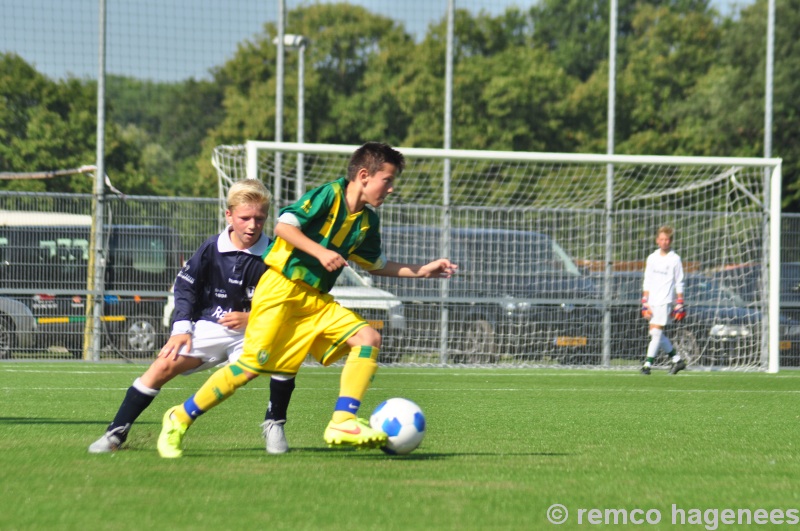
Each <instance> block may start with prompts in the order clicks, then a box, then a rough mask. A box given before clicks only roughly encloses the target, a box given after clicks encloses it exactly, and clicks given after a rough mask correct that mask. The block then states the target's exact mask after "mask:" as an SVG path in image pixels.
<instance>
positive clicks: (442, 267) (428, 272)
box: [370, 258, 458, 278]
mask: <svg viewBox="0 0 800 531" xmlns="http://www.w3.org/2000/svg"><path fill="white" fill-rule="evenodd" d="M457 270H458V265H457V264H454V263H453V262H451V261H450V260H448V259H447V258H439V259H438V260H434V261H433V262H429V263H427V264H424V265H421V264H402V263H400V262H391V261H389V262H386V265H385V266H384V267H383V269H376V270H374V271H370V273H372V274H373V275H377V276H381V277H403V278H450V277H451V276H453V274H454V273H455V272H456V271H457Z"/></svg>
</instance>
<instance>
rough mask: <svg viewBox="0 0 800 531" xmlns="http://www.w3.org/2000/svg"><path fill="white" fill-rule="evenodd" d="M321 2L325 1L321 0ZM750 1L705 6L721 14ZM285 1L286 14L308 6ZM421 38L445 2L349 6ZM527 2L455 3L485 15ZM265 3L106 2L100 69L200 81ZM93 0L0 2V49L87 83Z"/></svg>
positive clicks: (254, 23)
mask: <svg viewBox="0 0 800 531" xmlns="http://www.w3.org/2000/svg"><path fill="white" fill-rule="evenodd" d="M322 1H325V0H322ZM752 2H753V0H712V4H713V5H715V6H716V7H717V8H718V9H719V10H720V11H721V12H722V13H724V14H727V13H730V12H732V11H733V10H735V9H736V6H743V5H749V4H751V3H752ZM308 3H310V2H307V1H306V2H303V1H299V0H286V9H287V11H288V10H290V9H292V8H293V7H295V6H298V5H303V4H308ZM350 3H352V4H358V5H363V6H364V7H366V8H367V9H369V10H370V11H372V12H374V13H378V14H381V15H384V16H387V17H391V18H395V19H398V20H400V21H402V22H403V23H404V24H405V26H406V29H407V30H408V31H409V32H411V33H413V34H422V33H424V32H425V29H426V28H427V26H428V25H429V24H430V23H432V22H438V21H439V20H441V19H442V18H443V16H444V14H445V11H446V6H447V0H438V1H436V0H395V1H394V2H387V1H385V0H351V2H350ZM533 3H535V0H517V1H514V0H456V6H457V7H459V8H465V9H469V10H470V11H473V12H477V11H480V10H484V11H487V12H489V13H491V14H497V13H500V12H502V11H503V10H504V9H505V8H506V7H507V6H511V5H517V6H521V7H526V6H529V5H532V4H533ZM277 5H278V3H277V1H269V0H107V7H106V12H107V29H108V36H107V42H106V45H107V47H106V48H107V56H106V67H107V71H108V72H110V73H112V74H122V75H130V76H134V77H137V78H140V79H152V80H159V81H175V80H181V79H187V78H190V77H194V78H197V79H200V78H208V77H209V76H208V71H209V69H210V68H212V67H214V66H216V65H221V64H223V63H224V62H225V61H227V60H228V59H229V58H231V57H232V56H233V55H234V53H235V52H236V48H237V46H238V45H239V44H241V43H242V42H244V41H246V40H247V39H249V38H251V37H252V36H253V35H255V34H257V33H259V32H260V31H261V28H262V26H263V24H264V22H266V21H272V20H275V19H276V18H277ZM98 6H99V0H0V8H1V9H2V13H3V16H2V17H0V51H2V52H14V53H17V54H18V55H20V56H22V57H23V58H24V59H25V60H26V61H28V62H29V63H31V64H33V65H34V67H36V68H37V70H39V71H40V72H43V73H45V74H47V75H48V76H50V77H58V78H61V77H65V76H67V75H72V76H75V77H81V78H95V77H96V76H97V70H98V66H97V65H98V52H97V48H98V45H97V42H98V38H97V34H98Z"/></svg>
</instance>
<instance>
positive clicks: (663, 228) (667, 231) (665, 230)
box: [656, 225, 675, 241]
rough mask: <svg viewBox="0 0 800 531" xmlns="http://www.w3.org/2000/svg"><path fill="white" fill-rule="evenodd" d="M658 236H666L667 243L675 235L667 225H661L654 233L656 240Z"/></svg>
mask: <svg viewBox="0 0 800 531" xmlns="http://www.w3.org/2000/svg"><path fill="white" fill-rule="evenodd" d="M659 234H666V235H667V238H669V241H672V237H673V235H674V234H675V230H674V229H673V228H672V227H670V226H669V225H661V226H660V227H659V228H658V230H657V231H656V238H658V235H659Z"/></svg>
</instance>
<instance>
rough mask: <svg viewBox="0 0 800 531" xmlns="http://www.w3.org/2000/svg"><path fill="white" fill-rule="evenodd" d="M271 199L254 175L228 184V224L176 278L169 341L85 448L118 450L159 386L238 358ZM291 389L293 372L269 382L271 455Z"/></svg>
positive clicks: (260, 267) (280, 447)
mask: <svg viewBox="0 0 800 531" xmlns="http://www.w3.org/2000/svg"><path fill="white" fill-rule="evenodd" d="M269 200H270V194H269V192H268V191H267V189H266V188H265V187H264V185H263V184H262V183H261V182H260V181H258V180H254V179H249V180H243V181H239V182H237V183H234V185H233V186H232V187H231V189H230V191H229V193H228V197H227V210H226V212H225V218H226V221H227V222H228V226H227V227H226V228H225V229H224V230H223V231H222V232H221V233H220V234H219V235H214V236H211V237H210V238H208V239H207V240H206V241H205V242H204V243H203V244H202V245H201V246H200V248H199V249H198V250H197V251H196V252H195V253H194V255H192V257H191V258H190V259H189V261H188V262H187V263H186V265H185V266H184V267H183V269H181V271H180V272H179V273H178V276H177V278H176V279H175V288H174V291H175V309H174V312H173V324H172V333H171V336H170V338H169V340H168V341H167V343H166V344H165V345H164V347H163V348H162V349H161V351H160V352H159V354H158V358H156V360H155V361H154V362H153V363H152V365H150V367H149V368H148V369H147V371H145V373H144V374H142V376H141V377H139V378H137V379H136V380H135V381H134V382H133V385H132V386H131V387H130V388H129V389H128V391H127V393H126V395H125V398H124V399H123V401H122V404H121V405H120V407H119V410H118V411H117V414H116V416H115V417H114V420H113V421H112V422H111V424H109V426H108V428H107V429H106V433H105V434H104V435H103V436H102V437H100V439H98V440H97V441H95V442H94V443H93V444H92V445H91V446H89V452H90V453H107V452H112V451H114V450H117V449H118V448H119V447H120V445H121V444H122V443H124V442H125V440H126V439H127V437H128V433H129V431H130V428H131V426H132V425H133V423H134V422H135V421H136V419H137V418H138V417H139V415H141V413H142V412H143V411H144V410H145V409H146V408H147V407H148V406H149V405H150V404H151V403H152V401H153V399H154V398H155V397H156V395H157V394H158V393H159V391H160V390H161V387H162V386H163V385H164V384H166V383H167V382H169V381H170V380H172V379H173V378H174V377H175V376H177V375H178V374H190V373H193V372H196V371H199V370H202V369H207V368H210V367H214V366H216V365H219V364H221V363H223V362H225V361H228V360H229V361H231V362H234V361H236V360H237V359H238V358H239V355H240V354H241V353H242V345H243V343H244V331H245V327H246V325H247V322H248V320H249V316H250V307H251V301H252V298H253V292H254V291H255V288H256V286H257V285H258V281H259V280H260V279H261V276H262V275H263V274H264V271H266V268H267V266H266V264H264V261H263V260H262V255H263V254H264V253H265V252H266V249H267V247H268V246H269V244H270V243H271V241H270V239H269V238H268V237H267V236H265V235H264V233H263V232H264V223H265V221H266V219H267V210H268V209H269ZM293 390H294V379H292V378H286V377H276V378H274V379H272V380H271V381H270V404H269V407H268V409H267V414H266V418H265V422H264V424H263V425H262V426H263V428H264V435H265V437H266V439H267V451H268V452H269V453H284V452H286V451H287V450H288V445H287V443H286V438H285V434H284V431H283V425H284V423H285V422H286V409H287V407H288V404H289V400H290V398H291V394H292V391H293Z"/></svg>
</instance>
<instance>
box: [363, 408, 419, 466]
mask: <svg viewBox="0 0 800 531" xmlns="http://www.w3.org/2000/svg"><path fill="white" fill-rule="evenodd" d="M369 425H370V426H372V428H373V429H376V430H380V431H382V432H384V433H385V434H386V435H388V436H389V442H387V443H386V446H384V447H383V448H381V450H383V451H384V452H386V453H387V454H392V455H405V454H408V453H411V452H412V451H413V450H414V449H415V448H416V447H417V446H419V443H421V442H422V438H423V437H425V415H424V414H423V413H422V410H421V409H420V408H419V406H418V405H417V404H415V403H414V402H412V401H411V400H407V399H405V398H390V399H389V400H386V401H384V402H383V403H381V404H380V405H379V406H378V407H376V408H375V411H373V412H372V416H371V417H370V418H369Z"/></svg>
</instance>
